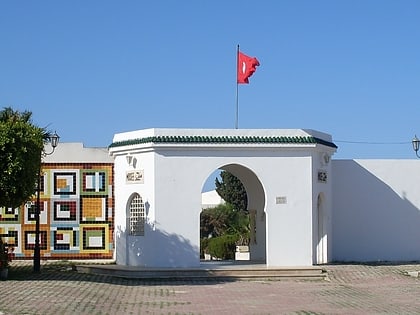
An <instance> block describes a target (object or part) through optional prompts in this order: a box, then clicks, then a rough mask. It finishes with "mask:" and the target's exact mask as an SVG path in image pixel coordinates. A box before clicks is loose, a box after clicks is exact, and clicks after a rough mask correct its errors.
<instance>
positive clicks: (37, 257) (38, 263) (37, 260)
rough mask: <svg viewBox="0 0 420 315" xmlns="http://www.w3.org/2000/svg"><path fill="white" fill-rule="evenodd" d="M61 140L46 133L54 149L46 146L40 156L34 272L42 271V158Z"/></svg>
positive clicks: (54, 135) (54, 134)
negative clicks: (48, 148) (40, 225)
mask: <svg viewBox="0 0 420 315" xmlns="http://www.w3.org/2000/svg"><path fill="white" fill-rule="evenodd" d="M59 140H60V137H59V135H58V134H57V133H56V132H54V133H53V134H50V133H48V134H46V135H45V139H44V141H45V143H51V147H52V151H51V152H46V151H45V148H44V149H42V151H41V156H40V164H39V170H38V182H37V187H36V207H35V247H34V272H35V273H39V272H40V271H41V247H40V240H39V235H40V234H41V233H40V228H39V215H40V213H41V208H40V207H41V199H40V196H41V168H42V158H43V157H45V156H47V155H50V154H53V153H54V150H55V148H56V147H57V145H58V141H59Z"/></svg>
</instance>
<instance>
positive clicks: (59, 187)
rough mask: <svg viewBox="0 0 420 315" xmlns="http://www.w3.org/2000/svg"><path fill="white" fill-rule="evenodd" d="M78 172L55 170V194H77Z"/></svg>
mask: <svg viewBox="0 0 420 315" xmlns="http://www.w3.org/2000/svg"><path fill="white" fill-rule="evenodd" d="M77 173H78V172H76V171H73V172H54V174H53V176H54V180H53V185H54V195H76V194H77Z"/></svg>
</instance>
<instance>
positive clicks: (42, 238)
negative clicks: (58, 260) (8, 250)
mask: <svg viewBox="0 0 420 315" xmlns="http://www.w3.org/2000/svg"><path fill="white" fill-rule="evenodd" d="M35 238H36V232H35V230H33V231H25V238H24V242H25V250H34V248H35ZM47 240H48V232H47V231H43V230H41V231H39V247H40V248H41V249H47V248H48V241H47Z"/></svg>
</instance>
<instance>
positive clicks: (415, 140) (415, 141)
mask: <svg viewBox="0 0 420 315" xmlns="http://www.w3.org/2000/svg"><path fill="white" fill-rule="evenodd" d="M411 143H412V144H413V150H414V151H415V152H416V156H417V157H418V158H420V156H419V153H418V152H419V148H420V140H419V138H417V136H414V138H413V140H412V141H411Z"/></svg>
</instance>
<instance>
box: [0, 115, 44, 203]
mask: <svg viewBox="0 0 420 315" xmlns="http://www.w3.org/2000/svg"><path fill="white" fill-rule="evenodd" d="M31 117H32V113H31V112H29V111H24V112H19V111H15V110H13V109H12V108H10V107H7V108H4V109H3V110H2V111H0V206H5V207H13V208H15V207H18V206H20V205H21V204H22V203H24V202H26V201H27V200H29V199H30V197H31V196H32V195H33V194H34V192H35V190H36V183H37V178H38V175H39V174H38V173H39V169H40V166H41V153H42V150H43V148H44V139H45V137H46V134H47V132H46V131H45V129H44V128H40V127H37V126H35V125H34V124H33V123H32V121H31Z"/></svg>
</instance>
